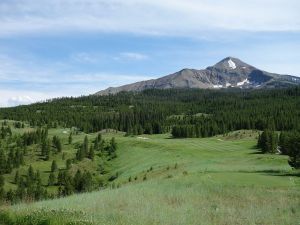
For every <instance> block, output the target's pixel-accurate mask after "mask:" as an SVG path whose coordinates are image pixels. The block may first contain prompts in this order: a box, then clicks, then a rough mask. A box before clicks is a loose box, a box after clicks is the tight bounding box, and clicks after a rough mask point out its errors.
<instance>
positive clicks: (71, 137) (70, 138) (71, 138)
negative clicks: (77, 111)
mask: <svg viewBox="0 0 300 225" xmlns="http://www.w3.org/2000/svg"><path fill="white" fill-rule="evenodd" d="M72 142H73V136H72V132H71V133H70V135H69V138H68V143H69V145H70V144H72Z"/></svg>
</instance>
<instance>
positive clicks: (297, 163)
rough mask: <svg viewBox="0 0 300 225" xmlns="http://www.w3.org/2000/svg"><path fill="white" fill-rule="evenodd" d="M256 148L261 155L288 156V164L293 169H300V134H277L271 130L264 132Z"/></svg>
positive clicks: (293, 132) (292, 132)
mask: <svg viewBox="0 0 300 225" xmlns="http://www.w3.org/2000/svg"><path fill="white" fill-rule="evenodd" d="M257 147H258V148H260V149H261V151H262V153H280V154H283V155H288V156H289V157H290V158H289V164H290V166H291V167H293V168H296V169H298V168H300V132H296V131H288V132H286V131H283V132H281V133H280V135H279V138H278V134H277V133H276V132H275V131H272V130H265V131H263V132H262V134H261V135H259V138H258V141H257Z"/></svg>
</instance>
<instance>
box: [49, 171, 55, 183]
mask: <svg viewBox="0 0 300 225" xmlns="http://www.w3.org/2000/svg"><path fill="white" fill-rule="evenodd" d="M55 183H56V177H55V173H54V172H51V173H50V174H49V179H48V186H53V185H55Z"/></svg>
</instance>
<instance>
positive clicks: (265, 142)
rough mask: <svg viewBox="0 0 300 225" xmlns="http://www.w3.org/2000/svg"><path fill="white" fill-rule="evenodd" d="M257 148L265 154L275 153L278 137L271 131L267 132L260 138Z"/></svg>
mask: <svg viewBox="0 0 300 225" xmlns="http://www.w3.org/2000/svg"><path fill="white" fill-rule="evenodd" d="M257 147H258V148H261V150H262V152H263V153H275V152H276V151H277V147H278V135H277V134H276V133H275V132H274V131H271V130H265V131H263V132H262V134H261V135H259V137H258V141H257Z"/></svg>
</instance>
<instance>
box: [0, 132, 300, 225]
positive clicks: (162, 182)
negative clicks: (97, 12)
mask: <svg viewBox="0 0 300 225" xmlns="http://www.w3.org/2000/svg"><path fill="white" fill-rule="evenodd" d="M19 132H20V131H19ZM68 132H69V130H68V129H51V130H49V135H59V136H60V137H61V139H62V141H63V143H65V144H64V145H63V152H64V154H65V158H71V157H74V154H75V152H76V151H75V150H74V145H76V143H82V141H83V139H84V136H85V134H83V133H80V134H79V135H74V137H73V145H68V144H67V140H68V135H69V134H68ZM96 135H97V134H89V135H88V136H89V138H90V139H91V140H92V139H93V138H95V137H96ZM257 135H258V133H257V132H255V131H236V132H233V133H230V134H229V135H227V136H216V137H213V138H203V139H172V138H170V135H169V134H163V135H142V136H132V137H125V136H124V133H121V132H118V133H115V132H111V133H103V137H104V138H105V139H109V138H111V137H115V138H116V141H117V144H118V150H117V155H118V157H117V158H116V159H114V160H113V161H112V162H111V163H110V165H108V167H109V174H110V175H111V174H117V179H116V180H114V181H113V183H111V184H110V188H106V189H104V190H99V191H95V192H92V193H85V194H79V195H73V196H70V197H66V198H61V199H54V200H47V201H41V202H37V203H23V204H19V205H13V206H4V207H2V208H1V212H2V213H1V214H0V215H1V216H0V218H1V219H0V221H1V222H0V224H1V223H2V224H5V225H6V224H7V225H10V224H25V225H26V224H32V225H33V224H36V225H38V224H55V225H62V224H105V225H139V224H140V225H152V224H163V225H189V224H191V225H192V224H193V225H198V224H199V225H200V224H204V225H211V224H218V225H233V224H240V225H247V224H249V225H250V224H251V225H252V224H253V225H254V224H257V225H266V224H272V225H273V224H274V225H275V224H276V225H299V224H300V210H299V209H300V177H299V173H298V172H297V171H293V170H292V169H291V168H290V166H289V165H288V163H287V157H286V156H281V155H271V154H260V153H259V152H258V150H257V149H256V148H255V145H256V142H257V140H256V138H257ZM34 157H37V156H35V155H32V156H31V158H27V159H26V160H29V161H30V160H32V165H33V167H34V168H35V169H39V170H40V171H41V174H42V179H43V182H45V184H46V182H47V178H48V174H49V168H50V166H51V162H52V160H50V161H48V162H45V161H39V160H36V161H35V160H33V159H34ZM55 157H56V160H57V162H58V166H59V167H60V168H61V169H63V168H64V167H65V165H64V163H63V162H64V161H63V160H62V156H61V155H57V156H55ZM51 159H52V158H51ZM99 160H100V159H98V158H96V159H95V162H93V163H91V162H90V161H89V160H85V161H83V162H80V164H79V165H76V167H81V168H84V169H87V170H91V171H94V172H95V171H96V172H97V169H96V166H95V165H97V164H99V163H101V162H100V161H99ZM94 167H95V168H94ZM22 169H23V170H24V171H26V169H27V167H26V166H24V168H21V170H22ZM74 169H76V168H74ZM5 178H6V180H8V181H9V182H7V184H6V185H7V188H8V187H12V188H13V184H12V180H13V176H6V177H5ZM53 191H55V190H53Z"/></svg>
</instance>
